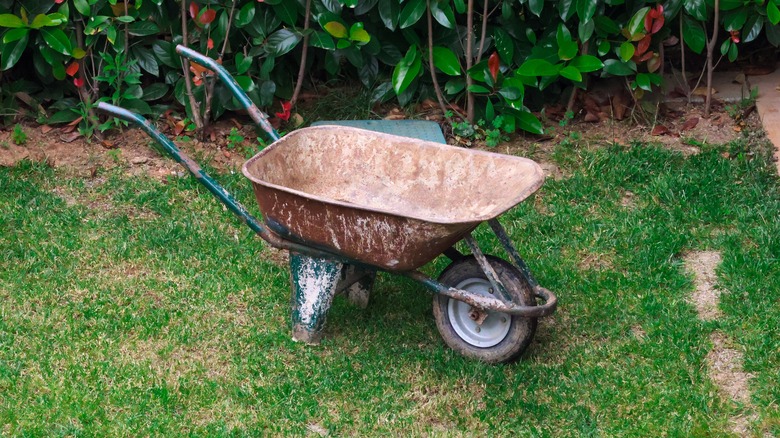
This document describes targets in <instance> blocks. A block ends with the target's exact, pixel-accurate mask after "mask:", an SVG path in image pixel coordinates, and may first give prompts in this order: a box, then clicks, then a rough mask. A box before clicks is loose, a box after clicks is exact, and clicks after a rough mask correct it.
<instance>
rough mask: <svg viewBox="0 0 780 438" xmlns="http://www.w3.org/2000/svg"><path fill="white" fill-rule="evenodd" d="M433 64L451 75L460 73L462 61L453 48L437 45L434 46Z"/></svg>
mask: <svg viewBox="0 0 780 438" xmlns="http://www.w3.org/2000/svg"><path fill="white" fill-rule="evenodd" d="M433 65H435V66H436V68H438V69H439V70H441V71H442V72H443V73H444V74H447V75H450V76H458V75H460V62H458V57H457V56H455V53H453V52H452V50H450V49H448V48H446V47H439V46H436V47H434V48H433Z"/></svg>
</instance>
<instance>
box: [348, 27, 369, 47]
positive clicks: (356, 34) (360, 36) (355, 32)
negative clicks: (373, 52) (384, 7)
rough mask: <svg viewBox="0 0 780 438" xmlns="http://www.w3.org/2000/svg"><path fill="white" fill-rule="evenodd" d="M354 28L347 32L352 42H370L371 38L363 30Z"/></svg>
mask: <svg viewBox="0 0 780 438" xmlns="http://www.w3.org/2000/svg"><path fill="white" fill-rule="evenodd" d="M354 27H355V26H354V25H353V26H352V28H351V29H350V30H349V39H350V40H352V41H357V42H360V43H367V42H369V41H371V36H370V35H369V34H368V32H366V31H365V30H363V29H362V28H361V29H355V28H354Z"/></svg>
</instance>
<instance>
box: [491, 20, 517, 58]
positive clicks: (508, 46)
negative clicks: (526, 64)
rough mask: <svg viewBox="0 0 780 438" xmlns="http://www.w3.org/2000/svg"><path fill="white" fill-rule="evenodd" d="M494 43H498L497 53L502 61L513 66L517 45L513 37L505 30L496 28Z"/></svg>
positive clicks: (494, 30)
mask: <svg viewBox="0 0 780 438" xmlns="http://www.w3.org/2000/svg"><path fill="white" fill-rule="evenodd" d="M493 41H495V43H496V51H497V52H498V56H500V57H501V60H502V61H504V62H505V63H506V64H511V63H512V58H513V57H514V55H515V43H514V40H512V37H511V36H510V35H509V34H508V33H507V31H505V30H504V29H502V28H500V27H496V28H495V29H493Z"/></svg>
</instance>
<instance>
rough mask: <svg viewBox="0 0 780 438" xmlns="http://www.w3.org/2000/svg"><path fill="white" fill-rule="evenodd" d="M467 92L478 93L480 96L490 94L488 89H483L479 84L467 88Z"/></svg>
mask: <svg viewBox="0 0 780 438" xmlns="http://www.w3.org/2000/svg"><path fill="white" fill-rule="evenodd" d="M468 90H469V91H471V92H472V93H480V94H489V93H490V89H488V88H486V87H484V86H482V85H479V84H474V85H471V86H469V88H468Z"/></svg>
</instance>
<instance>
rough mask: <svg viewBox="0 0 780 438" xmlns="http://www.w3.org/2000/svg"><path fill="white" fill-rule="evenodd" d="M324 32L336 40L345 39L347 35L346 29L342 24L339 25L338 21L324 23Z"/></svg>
mask: <svg viewBox="0 0 780 438" xmlns="http://www.w3.org/2000/svg"><path fill="white" fill-rule="evenodd" d="M323 28H324V29H325V31H326V32H328V33H329V34H331V35H332V36H334V37H336V38H346V37H347V36H348V35H349V34H348V33H347V27H346V26H344V25H343V24H341V23H339V22H338V21H331V22H329V23H325V26H323Z"/></svg>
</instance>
